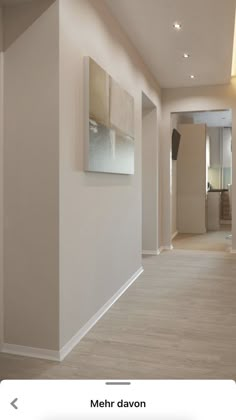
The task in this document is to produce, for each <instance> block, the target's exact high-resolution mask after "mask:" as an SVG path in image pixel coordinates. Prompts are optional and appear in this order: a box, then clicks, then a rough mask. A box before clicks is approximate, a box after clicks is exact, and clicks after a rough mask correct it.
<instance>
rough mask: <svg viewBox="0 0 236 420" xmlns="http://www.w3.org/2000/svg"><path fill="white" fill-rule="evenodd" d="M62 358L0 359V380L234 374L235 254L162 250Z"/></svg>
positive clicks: (3, 357)
mask: <svg viewBox="0 0 236 420" xmlns="http://www.w3.org/2000/svg"><path fill="white" fill-rule="evenodd" d="M144 268H145V272H144V274H143V275H142V276H140V277H139V279H138V280H137V281H136V282H135V283H134V284H133V285H132V286H131V287H130V288H129V289H128V291H127V292H126V293H125V294H124V295H123V296H122V297H121V298H120V299H119V301H118V302H116V304H115V305H114V306H113V307H112V308H111V309H110V311H109V312H108V313H107V314H106V315H105V316H104V317H103V318H102V319H101V320H100V321H99V322H98V323H97V325H96V326H95V327H94V328H93V329H92V330H91V331H90V333H89V334H88V335H87V336H86V337H85V338H84V339H83V340H82V342H81V343H80V344H79V345H78V346H77V347H76V348H75V349H74V351H73V352H72V353H71V354H70V355H69V356H68V357H67V358H66V359H65V360H64V361H63V362H62V363H55V362H46V361H43V360H36V359H27V358H23V357H14V356H8V355H1V356H0V377H1V378H13V379H14V378H36V379H38V378H39V379H71V378H73V379H81V378H94V379H104V378H107V379H108V378H110V379H115V378H116V379H119V378H123V379H127V378H129V379H135V378H140V379H141V378H142V379H148V378H154V379H160V378H173V379H174V378H194V379H198V378H199V379H200V378H209V379H210V378H217V379H220V378H222V379H223V378H227V379H230V378H231V379H236V256H234V255H231V254H227V253H223V252H222V253H221V252H212V253H210V252H201V251H195V252H193V251H182V250H175V251H173V252H164V253H163V254H161V255H160V256H158V257H146V258H145V259H144Z"/></svg>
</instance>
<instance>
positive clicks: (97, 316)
mask: <svg viewBox="0 0 236 420" xmlns="http://www.w3.org/2000/svg"><path fill="white" fill-rule="evenodd" d="M143 271H144V270H143V267H140V268H139V269H138V270H137V271H136V273H134V274H133V275H132V277H131V278H130V279H129V280H128V281H127V282H126V283H125V284H124V285H123V286H122V287H121V288H120V289H119V290H118V291H117V292H116V293H115V294H114V295H113V296H112V297H111V299H109V300H108V301H107V302H106V303H105V305H103V306H102V308H101V309H99V311H98V312H97V313H96V314H95V315H93V316H92V318H90V320H89V321H88V322H87V323H86V324H85V325H84V326H83V327H82V328H81V329H80V330H79V331H78V332H77V333H76V334H75V335H74V337H72V338H71V339H70V341H68V343H66V344H65V345H64V347H62V349H61V350H60V361H62V360H63V359H64V358H65V357H66V356H67V355H68V354H69V353H70V352H71V351H72V350H73V348H74V347H75V346H76V345H77V344H78V343H79V342H80V341H81V340H82V338H83V337H84V336H85V335H86V334H87V333H88V332H89V330H90V329H91V328H92V327H93V326H94V325H95V324H96V323H97V322H98V321H99V319H100V318H101V317H102V316H103V315H104V314H105V313H106V312H107V311H108V310H109V309H110V307H111V306H112V305H113V304H114V303H115V302H116V301H117V300H118V299H119V297H120V296H121V295H123V293H124V292H125V291H126V290H127V289H128V288H129V287H130V286H131V284H132V283H133V282H134V281H135V280H137V278H138V277H139V276H140V275H141V274H142V273H143Z"/></svg>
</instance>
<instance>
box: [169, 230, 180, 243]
mask: <svg viewBox="0 0 236 420" xmlns="http://www.w3.org/2000/svg"><path fill="white" fill-rule="evenodd" d="M178 233H179V232H178V231H176V232H175V233H173V235H172V237H171V239H172V241H173V239H175V237H176V236H177V235H178Z"/></svg>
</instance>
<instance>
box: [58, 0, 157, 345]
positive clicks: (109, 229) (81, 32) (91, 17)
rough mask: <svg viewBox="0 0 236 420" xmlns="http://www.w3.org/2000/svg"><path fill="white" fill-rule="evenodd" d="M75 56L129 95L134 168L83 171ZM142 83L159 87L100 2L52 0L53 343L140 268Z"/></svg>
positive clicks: (79, 71) (79, 64)
mask: <svg viewBox="0 0 236 420" xmlns="http://www.w3.org/2000/svg"><path fill="white" fill-rule="evenodd" d="M83 56H90V57H92V58H93V59H94V60H95V61H97V62H98V64H100V65H101V66H102V67H103V68H104V69H105V70H106V71H107V72H108V73H109V74H110V75H111V76H112V77H113V78H114V79H115V80H117V82H118V83H119V84H120V85H121V86H122V87H123V88H124V89H126V90H127V91H128V92H129V93H130V94H131V95H133V97H134V100H135V175H134V176H125V175H123V176H121V175H114V174H113V175H110V174H93V173H85V172H83V164H84V161H83V141H84V137H83V125H84V121H83ZM142 91H143V92H144V93H146V94H147V96H148V97H149V98H150V99H151V100H152V102H153V103H154V104H155V105H156V106H157V115H158V124H159V119H160V107H161V104H160V91H159V89H158V86H157V85H156V83H155V81H154V80H153V79H152V77H151V76H150V74H149V73H148V71H147V69H146V67H145V66H144V64H143V62H142V61H141V60H140V58H139V56H138V55H137V53H136V51H135V50H134V48H133V47H132V45H131V44H130V42H129V40H128V39H127V37H126V36H125V35H124V33H123V32H122V30H121V29H120V27H119V26H118V24H117V22H116V21H115V20H114V19H113V18H112V16H111V15H110V14H109V13H108V11H107V10H106V8H105V6H104V4H103V2H98V1H85V0H67V1H60V346H61V347H62V346H63V345H64V344H65V343H66V342H67V341H68V340H69V339H70V338H71V337H72V336H73V335H74V334H76V333H77V331H78V330H79V329H80V328H82V327H83V326H84V324H85V323H86V322H87V321H88V320H89V319H90V318H91V317H92V316H93V315H94V314H95V313H96V311H98V310H99V309H100V308H101V306H102V305H104V303H105V302H107V301H108V299H110V298H111V297H112V296H113V295H114V293H116V292H117V290H118V289H119V288H120V287H122V285H123V284H124V283H125V282H126V281H127V280H129V279H130V278H131V276H132V275H133V274H134V273H135V272H136V271H137V270H138V269H139V268H140V266H141V265H142V262H141V218H142V217H141V137H142V127H141V112H142V109H141V107H142V103H141V97H142Z"/></svg>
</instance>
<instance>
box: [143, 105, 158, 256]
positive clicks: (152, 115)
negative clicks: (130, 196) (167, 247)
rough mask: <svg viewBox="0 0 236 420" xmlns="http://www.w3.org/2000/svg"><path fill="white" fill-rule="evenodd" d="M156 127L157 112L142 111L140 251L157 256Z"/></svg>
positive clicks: (150, 110) (153, 110) (152, 110)
mask: <svg viewBox="0 0 236 420" xmlns="http://www.w3.org/2000/svg"><path fill="white" fill-rule="evenodd" d="M158 147H159V145H158V127H157V110H156V108H154V109H148V110H143V118H142V249H143V252H145V253H147V252H151V253H154V254H157V252H158V251H159V248H160V244H159V235H158V233H159V232H158V231H159V226H158V213H159V211H158V182H159V177H158V159H159V150H158Z"/></svg>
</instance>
